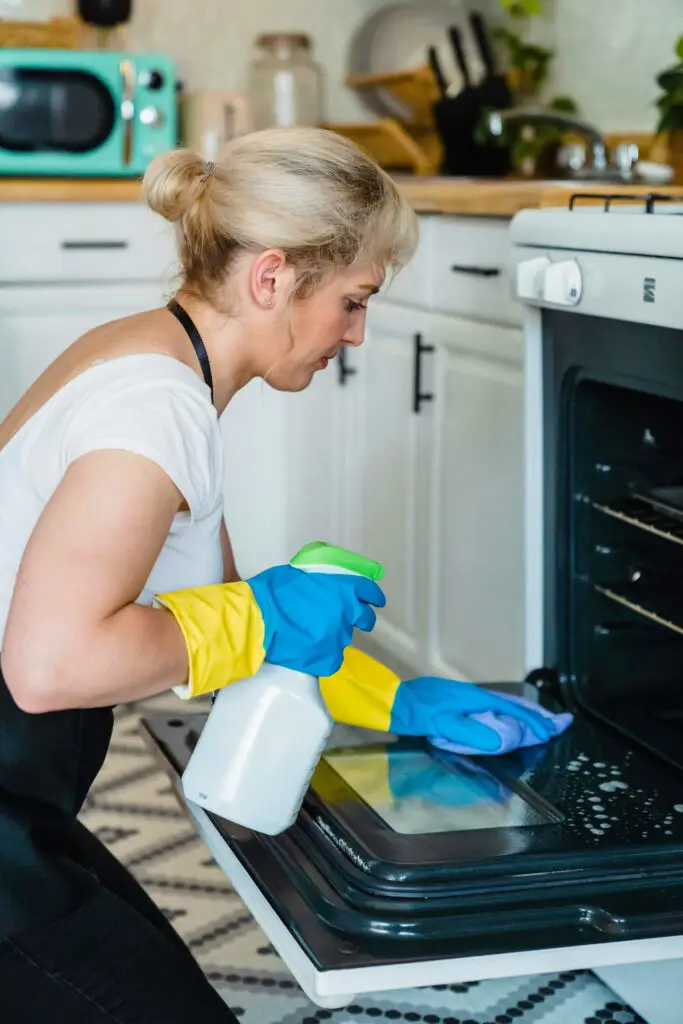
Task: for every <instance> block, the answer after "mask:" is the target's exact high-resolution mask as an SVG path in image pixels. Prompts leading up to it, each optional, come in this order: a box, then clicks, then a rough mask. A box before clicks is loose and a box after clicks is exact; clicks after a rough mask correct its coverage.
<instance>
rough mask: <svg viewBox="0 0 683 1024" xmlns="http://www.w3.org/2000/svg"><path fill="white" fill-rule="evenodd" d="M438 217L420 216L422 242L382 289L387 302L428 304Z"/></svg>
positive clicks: (412, 304)
mask: <svg viewBox="0 0 683 1024" xmlns="http://www.w3.org/2000/svg"><path fill="white" fill-rule="evenodd" d="M436 220H438V218H437V217H420V242H419V244H418V247H417V252H416V253H415V255H414V256H413V258H412V260H411V261H410V263H409V264H408V266H407V267H404V268H403V270H401V271H399V273H398V274H397V275H396V277H395V278H394V279H393V280H392V281H389V282H388V284H387V285H386V287H385V288H383V289H382V298H383V299H385V300H386V301H387V302H400V303H401V304H402V305H406V306H423V307H424V306H426V305H427V297H428V294H429V288H430V280H431V265H432V258H433V254H434V234H433V232H434V222H435V221H436Z"/></svg>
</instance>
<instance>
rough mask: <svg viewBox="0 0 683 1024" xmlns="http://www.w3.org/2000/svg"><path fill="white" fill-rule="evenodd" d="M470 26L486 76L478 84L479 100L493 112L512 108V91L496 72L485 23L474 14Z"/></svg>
mask: <svg viewBox="0 0 683 1024" xmlns="http://www.w3.org/2000/svg"><path fill="white" fill-rule="evenodd" d="M470 24H471V26H472V31H473V32H474V38H475V39H476V41H477V47H478V49H479V53H480V55H481V59H482V62H483V64H484V68H485V69H486V74H485V76H484V78H483V79H482V81H481V82H480V85H479V87H480V89H481V100H482V104H483V106H484V107H490V108H493V109H494V110H496V109H497V110H504V109H506V108H507V107H511V106H512V91H511V89H510V86H509V85H508V82H507V79H506V78H505V76H504V75H500V74H498V72H497V71H496V61H495V57H494V53H493V47H492V46H491V40H490V38H489V34H488V30H487V28H486V23H485V22H484V19H483V17H482V16H481V14H479V13H477V12H474V13H472V14H471V15H470Z"/></svg>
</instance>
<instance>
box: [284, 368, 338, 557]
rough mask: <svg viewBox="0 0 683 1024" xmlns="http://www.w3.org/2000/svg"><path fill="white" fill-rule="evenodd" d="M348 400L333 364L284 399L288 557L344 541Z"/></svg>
mask: <svg viewBox="0 0 683 1024" xmlns="http://www.w3.org/2000/svg"><path fill="white" fill-rule="evenodd" d="M348 399H349V396H348V388H342V387H340V385H339V382H338V374H337V366H336V365H335V364H334V363H331V364H330V365H329V366H328V368H327V369H326V370H321V371H319V372H318V373H317V374H316V375H315V377H314V379H313V382H312V384H311V385H310V387H308V388H307V389H306V391H303V392H299V393H297V394H290V395H287V396H286V397H285V404H286V406H287V413H286V417H287V424H286V438H287V449H288V452H287V458H288V472H287V504H286V516H287V541H288V545H289V554H290V556H291V555H293V554H294V553H295V552H296V551H298V550H299V548H300V547H302V546H303V545H304V544H308V543H309V542H310V541H314V540H323V541H327V542H328V543H330V544H332V543H336V544H345V543H347V540H348V538H347V536H346V533H345V527H346V523H347V522H348V510H347V501H348V492H347V491H345V488H344V477H345V469H346V465H345V458H346V450H347V447H348V446H350V443H351V435H350V433H347V431H346V422H345V421H346V419H347V418H346V416H345V415H344V409H345V407H346V406H347V405H348Z"/></svg>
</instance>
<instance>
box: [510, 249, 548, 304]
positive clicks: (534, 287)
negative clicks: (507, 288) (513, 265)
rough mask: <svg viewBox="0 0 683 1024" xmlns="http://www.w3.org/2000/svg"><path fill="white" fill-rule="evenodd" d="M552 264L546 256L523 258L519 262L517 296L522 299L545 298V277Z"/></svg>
mask: <svg viewBox="0 0 683 1024" xmlns="http://www.w3.org/2000/svg"><path fill="white" fill-rule="evenodd" d="M549 266H550V260H549V259H546V257H545V256H537V257H536V258H535V259H533V260H523V261H522V262H521V263H518V264H517V296H518V298H520V299H530V300H532V301H533V300H536V301H538V300H540V299H542V298H543V277H544V275H545V272H546V270H547V269H548V267H549Z"/></svg>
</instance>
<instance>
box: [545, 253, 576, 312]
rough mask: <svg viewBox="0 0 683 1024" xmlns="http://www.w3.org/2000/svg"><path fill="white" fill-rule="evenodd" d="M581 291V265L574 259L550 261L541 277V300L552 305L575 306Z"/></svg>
mask: <svg viewBox="0 0 683 1024" xmlns="http://www.w3.org/2000/svg"><path fill="white" fill-rule="evenodd" d="M582 292H583V280H582V276H581V267H580V266H579V264H578V263H577V262H576V260H562V261H561V262H559V263H551V264H550V266H549V267H548V269H547V270H546V272H545V276H544V278H543V300H544V301H545V302H549V303H551V304H552V305H553V306H577V305H578V304H579V302H580V300H581V295H582Z"/></svg>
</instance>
